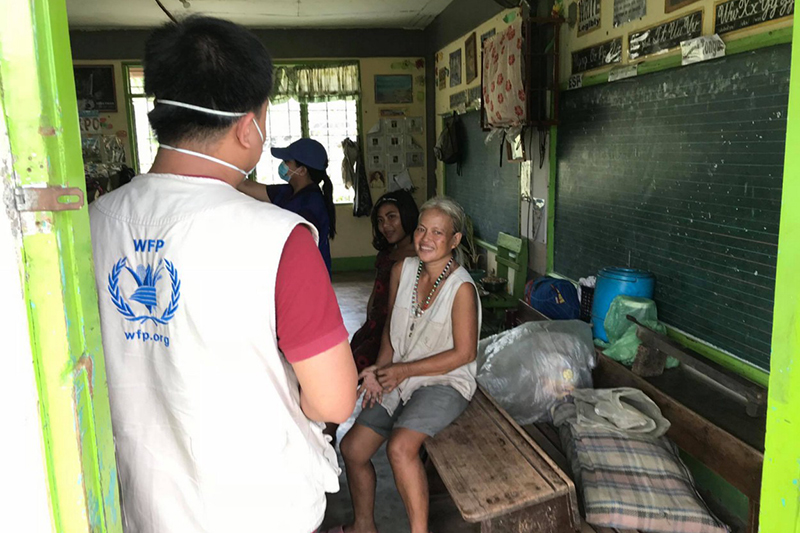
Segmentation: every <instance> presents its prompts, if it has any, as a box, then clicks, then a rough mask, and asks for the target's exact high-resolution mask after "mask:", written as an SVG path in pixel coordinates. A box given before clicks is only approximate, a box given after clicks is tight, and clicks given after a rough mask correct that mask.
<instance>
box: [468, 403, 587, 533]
mask: <svg viewBox="0 0 800 533" xmlns="http://www.w3.org/2000/svg"><path fill="white" fill-rule="evenodd" d="M478 391H479V392H480V393H481V395H480V401H481V403H484V402H488V403H485V404H484V408H485V409H486V410H487V412H488V413H489V414H490V416H492V417H493V418H494V419H495V420H496V421H497V423H498V424H502V423H503V422H505V423H506V424H508V425H510V426H511V427H512V428H513V429H514V432H515V433H514V434H515V435H516V436H519V437H522V439H523V440H524V441H525V442H526V443H527V444H528V446H525V445H522V446H520V447H519V450H520V452H522V453H523V454H525V455H526V456H528V457H529V458H530V460H531V464H533V465H536V467H537V468H538V469H539V473H540V474H541V475H542V476H544V477H546V478H547V479H549V480H550V481H551V482H552V483H553V484H554V485H558V484H560V483H563V484H564V485H565V486H566V488H567V489H568V490H571V491H572V493H573V494H574V492H575V486H574V484H573V483H572V478H570V477H569V476H568V475H567V474H566V473H565V472H564V471H562V470H561V469H560V468H559V467H558V465H557V464H556V463H555V461H553V459H552V458H551V457H550V456H549V455H547V454H546V453H545V451H544V450H542V448H540V447H539V445H538V444H536V442H535V441H534V440H533V439H532V438H531V437H530V436H529V435H528V434H527V433H526V432H525V431H524V430H523V429H522V427H520V425H519V424H517V423H516V422H515V421H514V419H513V418H512V417H511V415H509V414H508V413H507V412H506V411H505V409H503V408H502V407H500V404H498V403H497V402H496V401H495V399H494V398H492V395H491V394H489V393H488V392H486V391H485V390H483V389H482V388H480V387H479V389H478ZM501 417H502V419H501ZM542 461H543V462H544V464H543V463H542ZM545 464H546V465H547V466H545ZM576 501H577V499H576ZM577 522H578V520H575V523H577Z"/></svg>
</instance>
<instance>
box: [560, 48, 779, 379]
mask: <svg viewBox="0 0 800 533" xmlns="http://www.w3.org/2000/svg"><path fill="white" fill-rule="evenodd" d="M789 59H790V46H789V45H780V46H774V47H770V48H763V49H760V50H756V51H753V52H746V53H742V54H737V55H733V56H730V57H726V58H724V59H720V60H715V61H710V62H706V63H699V64H696V65H691V66H688V67H683V68H677V69H672V70H666V71H662V72H658V73H654V74H649V75H646V76H639V77H637V78H632V79H629V80H625V81H623V82H615V83H609V84H605V85H598V86H594V87H588V88H585V89H580V90H575V91H568V92H567V93H565V94H564V95H563V96H562V100H561V126H560V127H559V131H558V145H557V150H558V154H557V156H558V165H557V171H558V175H557V184H556V205H555V242H554V252H555V257H554V261H555V262H554V268H555V270H556V271H557V272H559V273H562V274H564V275H567V276H569V277H571V278H573V279H578V278H579V277H583V276H587V275H590V274H595V273H596V272H597V271H598V270H599V269H600V268H602V267H606V266H629V267H632V268H641V269H645V270H649V271H651V272H653V273H654V274H655V276H656V294H655V300H656V303H657V305H658V313H659V317H660V319H661V320H662V321H664V322H665V323H667V324H669V325H671V326H674V327H676V328H678V329H680V330H682V331H684V332H686V333H689V334H691V335H694V336H696V337H698V338H700V339H702V340H705V341H707V342H709V343H711V344H713V345H714V346H717V347H718V348H721V349H723V350H726V351H728V352H731V353H733V354H735V355H736V356H739V357H741V358H743V359H745V360H747V361H750V362H752V363H754V364H756V365H758V366H760V367H762V368H765V369H766V368H769V354H770V341H771V329H772V308H773V292H774V286H775V264H776V258H777V244H778V224H779V218H780V206H781V185H782V180H783V156H784V146H785V136H786V109H787V101H788V91H789Z"/></svg>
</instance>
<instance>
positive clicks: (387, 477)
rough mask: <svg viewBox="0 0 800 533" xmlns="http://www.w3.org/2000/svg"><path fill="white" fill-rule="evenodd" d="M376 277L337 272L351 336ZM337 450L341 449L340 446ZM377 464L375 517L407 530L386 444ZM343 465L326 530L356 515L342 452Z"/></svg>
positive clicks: (397, 531)
mask: <svg viewBox="0 0 800 533" xmlns="http://www.w3.org/2000/svg"><path fill="white" fill-rule="evenodd" d="M374 278H375V275H374V273H372V272H353V273H335V274H334V275H333V288H334V290H335V291H336V297H337V298H338V300H339V308H340V309H341V311H342V318H343V319H344V325H345V327H346V328H347V332H348V333H349V334H350V337H352V336H353V334H354V333H355V332H356V331H357V330H358V328H360V327H361V324H363V323H364V321H365V320H366V316H367V300H369V295H370V293H371V292H372V284H373V282H374ZM360 410H361V409H360V408H359V407H357V408H356V411H355V412H354V413H353V416H351V417H350V420H348V421H347V422H345V423H344V424H342V425H341V426H339V431H338V432H337V434H336V437H337V442H338V441H341V439H342V437H344V435H345V433H347V431H348V430H349V429H350V428H351V427H352V426H353V423H354V422H355V419H356V416H358V413H359V412H360ZM336 451H337V452H338V451H339V449H338V447H337V449H336ZM373 464H374V465H375V471H376V473H377V475H378V487H377V493H376V495H375V521H376V523H377V525H378V529H379V531H380V533H405V532H407V531H408V529H409V528H408V518H407V517H406V511H405V507H403V501H402V500H401V499H400V495H399V494H398V493H397V488H396V487H395V484H394V477H393V476H392V469H391V467H390V466H389V460H388V459H387V458H386V446H385V445H384V446H382V447H381V449H380V450H378V453H377V454H375V457H374V458H373ZM339 466H340V467H341V468H342V475H341V476H339V484H340V486H341V488H340V489H339V492H337V493H336V494H329V495H328V509H327V512H326V514H325V521H324V522H323V524H322V525H323V529H322V530H323V531H325V528H332V527H335V526H338V525H340V524H347V523H350V522H351V521H352V519H353V507H352V504H351V501H350V492H349V491H348V488H347V477H346V476H345V472H344V463H343V462H342V458H341V455H339Z"/></svg>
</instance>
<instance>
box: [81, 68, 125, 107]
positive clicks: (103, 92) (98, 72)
mask: <svg viewBox="0 0 800 533" xmlns="http://www.w3.org/2000/svg"><path fill="white" fill-rule="evenodd" d="M72 70H73V73H74V75H75V91H76V93H77V97H78V111H105V112H112V113H116V112H117V91H116V88H115V86H114V65H79V66H75V67H73V69H72Z"/></svg>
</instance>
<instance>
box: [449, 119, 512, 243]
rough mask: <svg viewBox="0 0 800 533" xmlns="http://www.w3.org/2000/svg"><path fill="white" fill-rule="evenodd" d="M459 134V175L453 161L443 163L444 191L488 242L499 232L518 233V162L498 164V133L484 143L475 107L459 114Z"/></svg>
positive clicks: (494, 240)
mask: <svg viewBox="0 0 800 533" xmlns="http://www.w3.org/2000/svg"><path fill="white" fill-rule="evenodd" d="M460 120H461V124H462V126H463V127H462V129H461V131H462V132H463V136H462V139H461V145H462V149H463V151H464V152H463V159H462V161H461V175H459V174H458V172H457V171H456V165H447V166H446V167H445V169H446V170H445V194H447V195H448V196H451V197H453V198H454V199H455V200H456V201H457V202H458V203H460V204H461V206H462V207H463V208H464V210H465V211H466V212H467V214H468V215H469V216H470V217H472V220H473V223H474V225H475V234H476V235H477V236H478V237H480V238H481V239H484V240H486V241H489V242H496V241H497V234H498V233H499V232H501V231H502V232H504V233H508V234H510V235H514V236H519V202H520V183H519V163H509V162H507V161H505V155H506V153H505V151H503V159H504V161H503V166H502V167H501V166H500V136H499V135H498V136H495V138H494V139H493V140H492V141H491V142H490V143H489V144H488V145H487V144H486V143H485V142H484V141H485V140H486V135H487V132H485V131H482V130H481V120H480V112H479V111H471V112H469V113H466V114H464V115H461V117H460Z"/></svg>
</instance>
